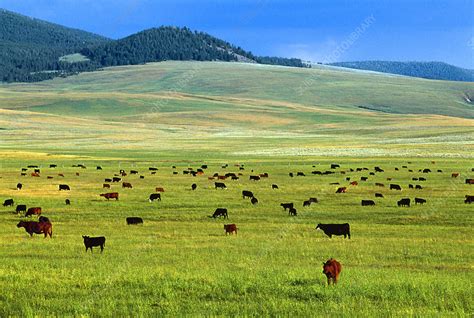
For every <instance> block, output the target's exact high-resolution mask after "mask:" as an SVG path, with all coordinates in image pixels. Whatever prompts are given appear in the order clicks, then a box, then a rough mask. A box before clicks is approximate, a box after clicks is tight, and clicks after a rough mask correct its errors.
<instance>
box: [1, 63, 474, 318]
mask: <svg viewBox="0 0 474 318" xmlns="http://www.w3.org/2000/svg"><path fill="white" fill-rule="evenodd" d="M472 91H474V85H473V84H472V83H454V82H442V81H428V80H420V79H410V78H404V77H392V76H385V75H377V74H365V73H362V72H349V71H343V70H335V69H324V68H321V69H313V70H307V69H292V68H284V67H270V66H255V65H243V64H237V63H198V62H165V63H155V64H151V65H140V66H131V67H117V68H111V69H106V70H103V71H99V72H93V73H83V74H80V75H78V76H74V77H70V78H66V79H54V80H51V81H46V82H41V83H36V84H9V85H6V84H5V85H1V86H0V149H1V150H0V151H1V152H0V200H2V201H1V202H3V200H5V199H8V198H13V199H14V200H15V203H17V204H26V205H27V206H28V207H32V206H41V207H42V208H43V214H44V215H45V216H47V217H49V218H50V219H51V220H52V223H53V238H52V239H49V238H47V239H43V237H42V236H39V235H35V236H34V237H33V238H30V237H29V235H28V234H27V233H26V232H25V231H24V229H18V228H17V227H16V224H17V223H18V221H19V220H21V219H24V218H22V217H21V216H18V215H16V214H15V213H13V212H14V207H2V206H0V244H1V248H0V253H1V254H0V257H1V258H2V263H1V264H2V265H1V266H0V316H1V317H5V316H21V317H23V316H29V317H33V316H41V317H43V316H114V317H116V316H209V315H211V316H302V317H307V316H329V315H337V316H345V317H367V316H369V317H380V316H395V317H406V316H421V317H433V316H442V317H444V316H456V317H468V316H472V314H473V311H474V310H473V296H472V295H474V290H473V287H472V285H473V284H472V282H473V279H474V271H473V269H474V262H473V260H474V259H473V252H472V251H473V247H474V246H473V245H474V244H473V243H474V240H473V235H472V226H473V223H474V222H473V221H474V220H473V216H474V214H473V212H474V209H473V208H472V205H469V204H465V203H464V202H463V201H464V196H465V195H468V194H469V195H474V190H473V188H472V187H473V186H472V185H468V184H465V182H464V180H465V179H466V178H473V177H474V172H472V170H471V169H472V168H473V167H474V164H473V163H474V161H473V153H474V147H473V144H474V121H473V119H472V118H474V111H473V109H472V105H469V104H466V102H465V101H463V99H462V93H463V92H472ZM359 106H364V107H370V108H371V110H368V109H365V108H360V107H359ZM432 161H434V162H435V163H432ZM51 163H55V164H57V165H58V167H57V168H55V169H51V168H48V167H49V164H51ZM79 163H82V164H85V165H86V166H87V169H80V168H74V167H72V165H74V164H79ZM225 163H227V164H229V166H228V168H226V169H224V168H222V167H221V166H222V164H225ZM331 163H339V164H340V165H341V168H340V169H337V170H336V171H337V173H336V174H332V175H327V176H320V175H313V174H311V171H313V170H320V171H326V170H330V169H329V166H330V164H331ZM29 164H37V165H40V166H41V177H40V178H34V177H31V176H29V175H28V176H20V172H21V168H22V167H26V166H27V165H29ZM201 164H208V165H209V169H207V170H206V172H205V175H203V176H197V177H192V176H189V175H184V174H182V171H183V170H186V169H187V168H188V167H193V168H199V167H200V165H201ZM235 164H245V170H243V171H239V170H238V167H236V166H235ZM97 165H100V166H102V167H103V170H101V171H100V170H95V167H96V166H97ZM173 165H175V166H176V167H177V169H176V171H178V174H177V175H173V173H172V172H173V170H174V169H172V168H171V167H172V166H173ZM402 165H407V166H408V168H409V169H412V170H413V172H409V171H408V169H404V168H402ZM151 166H154V167H158V168H159V171H158V172H157V174H156V175H151V174H150V172H149V171H148V167H151ZM313 166H314V167H313ZM375 166H380V167H381V168H383V169H384V170H385V172H384V173H376V174H375V175H374V176H372V175H369V171H362V172H350V171H349V169H351V168H352V169H355V168H357V167H367V168H369V169H370V171H373V168H374V167H375ZM395 167H398V168H399V171H396V170H395ZM422 168H430V169H431V170H432V172H431V173H421V172H419V171H418V170H419V169H422ZM119 169H125V170H126V171H127V172H128V171H129V170H131V169H133V170H138V171H139V172H140V174H142V175H143V176H144V177H145V178H144V179H140V178H139V177H138V176H137V175H128V176H126V177H125V178H124V181H127V182H130V183H132V185H133V189H122V188H121V184H113V185H112V189H111V191H117V192H119V193H120V200H119V201H110V202H107V201H106V200H105V199H104V198H102V197H100V196H99V194H100V193H104V192H107V191H108V190H107V191H105V189H102V184H103V181H104V178H110V177H112V176H113V175H114V174H115V173H118V171H119ZM438 169H440V170H442V172H441V173H440V172H437V170H438ZM30 170H31V169H30ZM252 170H253V172H252ZM298 171H301V172H304V173H305V174H306V177H294V178H290V177H289V176H288V173H289V172H294V173H296V172H298ZM340 171H346V173H345V174H342V173H340ZM76 172H79V173H80V175H79V176H76V175H75V173H76ZM215 172H218V173H220V174H224V173H226V172H241V173H242V174H243V176H241V178H240V180H238V181H231V180H225V181H224V182H225V183H226V184H227V187H228V189H227V190H216V189H214V187H213V183H214V181H211V180H208V177H209V176H212V175H213V174H214V173H215ZM263 172H267V173H268V174H269V178H268V179H262V180H261V181H258V182H251V181H249V180H248V178H249V175H252V174H257V173H263ZM453 172H459V173H460V177H459V178H452V177H451V173H453ZM58 173H64V175H65V177H64V178H63V177H59V176H58ZM47 176H53V179H47ZM362 176H368V177H369V179H368V180H367V181H366V182H359V185H358V186H348V183H349V181H347V180H346V178H347V177H350V178H351V181H352V180H360V177H362ZM420 176H423V177H425V178H427V181H412V178H413V177H420ZM389 177H390V178H392V180H391V181H388V180H387V178H389ZM18 182H22V183H23V185H24V188H23V189H22V190H21V191H17V190H16V184H17V183H18ZM336 182H337V183H339V184H340V185H335V184H331V183H336ZM60 183H61V184H68V185H70V186H71V191H70V192H65V191H58V184H60ZM192 183H196V184H197V185H198V189H197V190H196V191H191V189H190V187H191V184H192ZM274 183H275V184H278V185H279V187H280V189H279V190H272V189H271V185H272V184H274ZM375 183H384V184H385V187H383V188H382V187H377V186H375ZM390 183H395V184H399V185H401V186H402V188H403V190H402V191H401V192H398V191H394V190H389V189H388V185H389V184H390ZM408 184H420V185H422V186H423V189H422V190H413V189H409V188H408ZM160 186H161V187H164V188H165V192H164V193H163V194H162V196H163V200H162V201H161V202H154V203H150V202H148V196H149V194H150V193H153V192H154V189H155V187H160ZM338 186H348V192H347V193H345V194H335V190H336V188H337V187H338ZM242 190H251V191H253V192H254V194H255V195H256V197H257V198H258V200H259V204H258V205H256V206H252V205H251V204H250V202H249V201H248V200H243V199H242V197H241V191H242ZM375 192H380V193H382V194H383V195H384V197H385V198H383V199H382V198H375V197H374V193H375ZM309 197H317V198H318V199H319V201H320V203H318V204H313V205H311V206H310V207H305V208H303V206H302V203H303V201H304V200H307V199H308V198H309ZM405 197H408V198H411V199H412V200H413V199H414V198H415V197H421V198H425V199H427V201H428V202H427V204H425V205H422V206H421V205H412V206H411V207H409V208H401V207H397V204H396V202H397V201H398V200H399V199H400V198H405ZM66 198H69V199H70V200H71V205H70V206H66V205H65V204H64V200H65V199H66ZM362 199H372V200H375V202H376V206H375V207H362V206H361V205H360V201H361V200H362ZM282 202H294V203H295V205H296V208H297V211H298V216H297V217H290V216H288V213H287V212H284V211H283V209H282V208H281V207H280V206H279V205H280V203H282ZM217 207H226V208H228V210H229V220H225V221H224V220H220V219H216V220H215V219H212V218H209V215H211V214H212V213H213V212H214V210H215V209H216V208H217ZM127 216H139V217H142V218H143V219H144V224H143V225H138V226H127V225H126V222H125V218H126V217H127ZM345 222H348V223H350V225H351V232H352V233H351V234H352V238H351V239H350V240H349V239H343V238H342V237H333V238H332V239H329V238H328V237H327V236H325V235H324V233H322V232H321V231H316V230H315V227H316V225H317V224H318V223H345ZM225 223H235V224H237V226H238V228H239V231H238V235H233V236H226V235H225V232H224V229H223V224H225ZM82 235H91V236H100V235H104V236H106V238H107V242H106V246H105V250H104V253H103V254H100V252H99V250H98V249H97V248H95V249H94V253H90V252H87V253H86V252H85V248H84V245H83V242H82V237H81V236H82ZM331 257H334V258H336V259H337V260H339V261H340V262H341V263H342V266H343V270H342V274H341V277H340V282H339V284H338V285H336V286H326V278H325V276H324V275H323V273H322V263H323V262H324V261H326V260H327V259H329V258H331Z"/></svg>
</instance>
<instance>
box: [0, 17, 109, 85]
mask: <svg viewBox="0 0 474 318" xmlns="http://www.w3.org/2000/svg"><path fill="white" fill-rule="evenodd" d="M109 41H110V40H109V39H107V38H105V37H102V36H99V35H96V34H92V33H89V32H85V31H81V30H76V29H71V28H67V27H64V26H61V25H57V24H54V23H49V22H45V21H42V20H39V19H33V18H29V17H26V16H23V15H20V14H16V13H13V12H10V11H6V10H3V9H0V80H1V81H35V80H43V79H48V78H52V77H54V76H57V75H58V73H61V72H52V71H54V70H56V71H59V70H63V71H68V72H70V71H73V70H74V69H76V70H81V66H80V65H74V66H72V65H71V63H61V62H60V61H59V58H60V57H61V56H63V55H67V54H70V53H74V52H77V51H79V50H80V49H82V48H83V47H85V46H91V45H92V46H93V45H98V44H102V43H106V42H109ZM82 67H83V68H89V67H90V66H89V65H83V66H82Z"/></svg>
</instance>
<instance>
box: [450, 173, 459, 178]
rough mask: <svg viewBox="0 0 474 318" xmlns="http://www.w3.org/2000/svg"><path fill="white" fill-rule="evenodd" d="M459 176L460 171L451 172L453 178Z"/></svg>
mask: <svg viewBox="0 0 474 318" xmlns="http://www.w3.org/2000/svg"><path fill="white" fill-rule="evenodd" d="M457 177H459V172H453V173H452V174H451V178H457Z"/></svg>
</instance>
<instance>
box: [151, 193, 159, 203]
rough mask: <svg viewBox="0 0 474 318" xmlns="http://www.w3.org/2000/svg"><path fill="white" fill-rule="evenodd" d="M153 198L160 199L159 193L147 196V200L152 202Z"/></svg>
mask: <svg viewBox="0 0 474 318" xmlns="http://www.w3.org/2000/svg"><path fill="white" fill-rule="evenodd" d="M155 200H158V201H161V194H160V193H152V194H150V197H149V198H148V201H150V202H153V201H155Z"/></svg>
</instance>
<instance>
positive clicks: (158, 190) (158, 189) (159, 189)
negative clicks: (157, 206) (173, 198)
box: [155, 187, 165, 192]
mask: <svg viewBox="0 0 474 318" xmlns="http://www.w3.org/2000/svg"><path fill="white" fill-rule="evenodd" d="M155 191H156V192H165V189H164V188H161V187H158V188H156V189H155Z"/></svg>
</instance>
